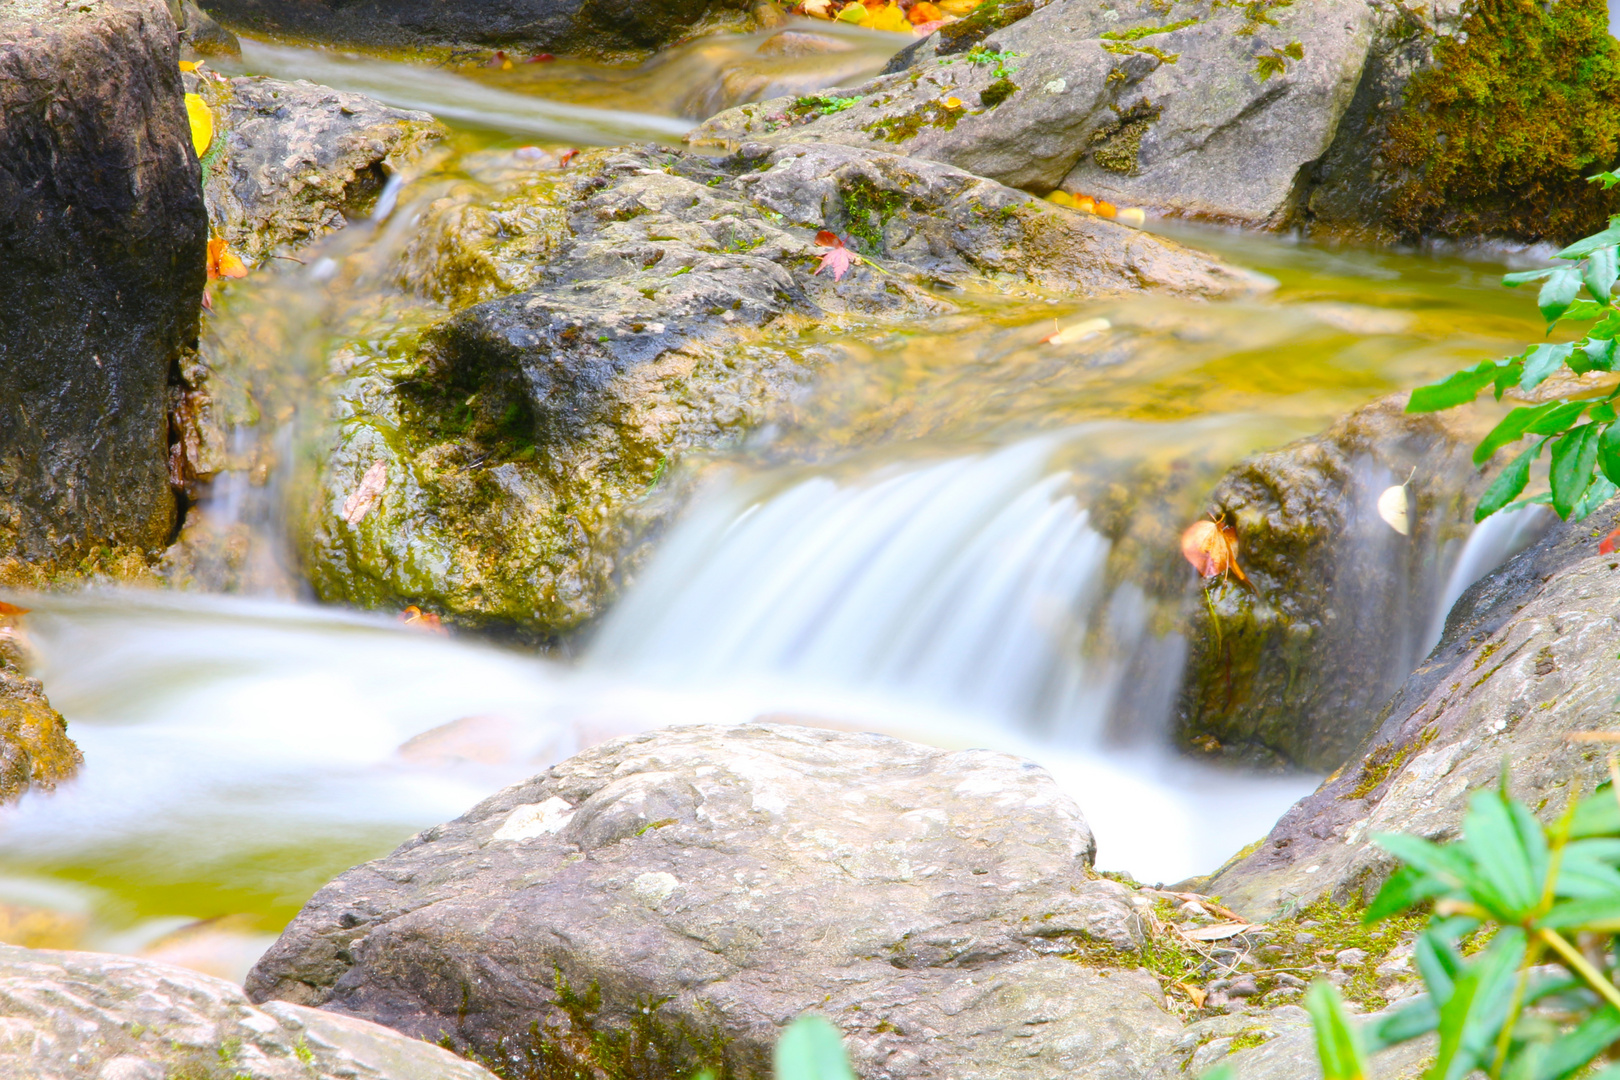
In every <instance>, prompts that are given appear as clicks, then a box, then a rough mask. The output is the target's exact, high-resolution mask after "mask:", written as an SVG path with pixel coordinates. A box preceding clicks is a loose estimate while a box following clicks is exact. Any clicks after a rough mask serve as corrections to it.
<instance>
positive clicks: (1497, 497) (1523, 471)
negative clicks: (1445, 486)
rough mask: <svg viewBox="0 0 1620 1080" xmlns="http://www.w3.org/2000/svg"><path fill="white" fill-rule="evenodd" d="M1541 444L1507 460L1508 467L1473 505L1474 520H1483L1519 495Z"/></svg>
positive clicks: (1527, 481) (1528, 476) (1527, 479)
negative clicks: (1474, 505)
mask: <svg viewBox="0 0 1620 1080" xmlns="http://www.w3.org/2000/svg"><path fill="white" fill-rule="evenodd" d="M1541 445H1542V444H1541V443H1539V442H1538V443H1536V445H1534V446H1532V447H1529V448H1528V449H1526V450H1525V451H1524V453H1522V454H1520V455H1519V456H1518V457H1516V458H1514V459H1513V460H1512V461H1510V462H1508V467H1507V468H1505V469H1503V470H1502V472H1501V474H1500V475H1498V476H1497V478H1496V479H1495V480H1492V481H1491V484H1490V486H1489V487H1487V488H1486V489H1485V491H1484V493H1483V494H1482V495H1480V497H1479V505H1478V506H1476V507H1474V520H1475V521H1476V522H1479V521H1484V520H1485V519H1486V518H1488V517H1490V516H1491V515H1492V514H1494V513H1496V512H1497V511H1498V510H1501V509H1503V508H1504V507H1506V506H1507V505H1508V504H1509V503H1511V502H1512V501H1513V500H1514V499H1516V498H1518V497H1519V492H1521V491H1523V490H1524V486H1525V485H1526V484H1528V483H1529V482H1530V463H1531V462H1532V461H1534V460H1535V458H1536V455H1537V454H1538V453H1540V451H1541Z"/></svg>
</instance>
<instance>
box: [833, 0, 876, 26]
mask: <svg viewBox="0 0 1620 1080" xmlns="http://www.w3.org/2000/svg"><path fill="white" fill-rule="evenodd" d="M870 18H871V13H870V12H868V11H867V10H866V5H865V4H862V3H860V2H859V0H856V3H853V4H850V5H848V6H846V7H845V8H844V10H842V11H840V12H839V13H838V21H839V22H847V23H864V22H866V21H867V20H868V19H870Z"/></svg>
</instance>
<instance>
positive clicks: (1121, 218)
mask: <svg viewBox="0 0 1620 1080" xmlns="http://www.w3.org/2000/svg"><path fill="white" fill-rule="evenodd" d="M1114 220H1115V221H1118V222H1120V223H1121V224H1123V225H1131V226H1134V227H1136V228H1138V229H1140V228H1141V227H1142V226H1143V225H1146V224H1147V214H1146V213H1144V212H1143V210H1142V208H1141V207H1139V206H1127V207H1125V208H1123V209H1122V210H1120V211H1119V212H1118V213H1117V214H1115V215H1114Z"/></svg>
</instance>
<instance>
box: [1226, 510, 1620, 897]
mask: <svg viewBox="0 0 1620 1080" xmlns="http://www.w3.org/2000/svg"><path fill="white" fill-rule="evenodd" d="M1617 524H1620V510H1617V509H1616V508H1615V507H1614V506H1613V505H1611V506H1609V507H1606V508H1603V509H1600V510H1599V511H1597V512H1596V513H1594V514H1593V515H1592V516H1591V517H1589V518H1588V519H1587V520H1585V521H1584V522H1579V523H1566V524H1561V525H1558V526H1556V527H1554V528H1553V529H1552V531H1550V532H1549V533H1548V534H1547V535H1546V536H1544V537H1543V538H1542V539H1541V540H1539V541H1538V542H1537V543H1536V544H1534V545H1533V546H1531V547H1530V548H1528V549H1526V550H1525V551H1523V552H1521V553H1520V554H1519V555H1517V556H1515V557H1514V558H1513V559H1511V560H1510V561H1508V562H1507V563H1506V564H1504V565H1503V566H1502V567H1501V568H1499V569H1498V570H1496V571H1495V572H1493V573H1491V574H1489V575H1487V576H1486V577H1484V578H1482V579H1480V580H1479V581H1478V582H1476V583H1475V584H1474V585H1473V586H1472V587H1471V588H1470V589H1469V590H1468V591H1467V592H1465V593H1464V594H1463V596H1462V598H1461V599H1460V600H1458V602H1457V603H1456V605H1455V606H1454V607H1453V608H1452V610H1451V614H1450V616H1449V618H1448V619H1447V622H1446V629H1445V635H1444V637H1443V638H1442V639H1441V641H1440V644H1439V645H1437V646H1436V647H1435V649H1434V651H1433V652H1432V653H1430V654H1429V657H1428V659H1427V660H1426V661H1424V663H1423V664H1422V665H1421V666H1420V667H1419V668H1418V669H1417V670H1416V671H1414V672H1413V673H1412V674H1411V675H1410V676H1409V677H1408V678H1407V680H1406V682H1405V683H1404V684H1403V685H1402V686H1401V688H1400V690H1399V691H1398V692H1397V693H1396V694H1395V695H1394V697H1392V698H1391V699H1390V700H1389V702H1388V703H1387V705H1386V706H1385V707H1384V709H1383V711H1382V713H1381V714H1380V715H1379V716H1378V717H1377V718H1376V726H1375V729H1374V730H1373V732H1372V733H1371V734H1370V735H1369V736H1367V737H1366V739H1365V740H1364V741H1363V742H1362V744H1361V747H1360V750H1359V752H1358V753H1357V754H1356V755H1355V757H1354V758H1353V759H1352V761H1351V763H1350V764H1348V765H1346V766H1345V767H1344V768H1342V769H1340V770H1339V771H1337V772H1335V773H1334V774H1333V775H1332V776H1330V777H1329V778H1328V779H1327V781H1326V782H1324V783H1323V785H1322V787H1321V788H1320V789H1319V790H1318V791H1316V792H1315V793H1314V794H1312V795H1310V796H1309V797H1307V798H1305V799H1303V800H1301V801H1300V802H1299V803H1297V804H1295V806H1294V807H1292V808H1291V809H1290V810H1289V811H1288V812H1287V813H1286V814H1284V815H1283V817H1282V819H1281V820H1279V821H1278V823H1277V826H1276V827H1275V828H1274V829H1273V830H1272V831H1271V833H1270V834H1269V835H1268V836H1267V837H1266V838H1265V840H1264V841H1262V842H1261V843H1260V844H1259V845H1258V846H1257V848H1256V849H1255V850H1254V851H1253V852H1252V853H1250V854H1248V855H1247V856H1246V857H1244V858H1242V859H1239V860H1237V861H1236V862H1235V863H1233V864H1232V865H1230V866H1228V867H1226V868H1223V870H1222V871H1221V872H1220V873H1219V874H1218V875H1216V876H1215V877H1214V879H1213V880H1212V881H1211V882H1210V884H1209V885H1208V888H1209V889H1210V890H1212V891H1215V892H1219V893H1220V894H1221V895H1222V896H1223V897H1224V898H1226V901H1227V902H1228V903H1229V904H1230V905H1231V906H1233V907H1235V908H1237V909H1238V910H1239V911H1241V912H1243V913H1244V914H1245V915H1249V916H1250V917H1263V916H1265V915H1268V914H1270V913H1273V912H1277V911H1279V910H1283V909H1286V908H1290V907H1294V906H1303V905H1306V904H1309V903H1311V902H1312V901H1313V900H1315V899H1317V898H1320V897H1323V896H1328V897H1331V898H1334V899H1336V900H1339V901H1356V902H1363V901H1365V900H1367V899H1370V898H1371V896H1372V895H1373V894H1374V893H1375V892H1376V890H1377V889H1378V887H1379V886H1380V885H1381V884H1382V883H1383V881H1384V880H1385V879H1386V878H1387V877H1388V876H1389V874H1390V873H1391V871H1392V870H1393V869H1394V865H1395V864H1394V861H1393V859H1392V858H1391V857H1390V856H1389V855H1388V854H1387V853H1385V852H1384V851H1383V849H1382V848H1379V847H1377V846H1376V845H1375V844H1374V843H1373V842H1372V840H1371V839H1370V838H1371V837H1372V835H1373V834H1374V833H1378V832H1412V833H1416V834H1418V835H1420V836H1425V837H1428V838H1429V839H1432V840H1436V841H1445V840H1452V839H1455V838H1456V837H1457V836H1458V834H1459V830H1460V826H1461V824H1462V819H1463V815H1464V813H1465V811H1466V809H1467V800H1468V797H1469V795H1470V794H1471V793H1472V792H1474V791H1476V790H1478V789H1480V788H1482V787H1487V786H1491V785H1494V784H1496V783H1497V782H1498V781H1499V780H1500V778H1501V776H1502V770H1503V765H1504V762H1505V763H1507V766H1508V768H1509V770H1510V776H1511V786H1510V791H1511V793H1512V794H1513V796H1514V797H1515V798H1517V799H1519V800H1521V801H1523V802H1525V803H1527V804H1528V805H1529V806H1531V807H1532V808H1535V809H1536V811H1537V813H1539V814H1541V815H1543V816H1544V817H1548V818H1550V817H1552V816H1556V815H1557V814H1558V813H1559V812H1560V811H1561V810H1562V809H1563V807H1564V805H1565V800H1566V799H1570V798H1576V797H1579V796H1581V795H1585V794H1588V793H1590V791H1591V790H1592V788H1593V786H1594V785H1595V784H1596V783H1597V782H1598V781H1599V780H1601V779H1603V778H1605V777H1606V775H1607V771H1606V765H1605V756H1606V754H1605V751H1604V748H1603V747H1602V746H1601V745H1600V744H1594V743H1581V742H1573V743H1572V742H1570V741H1568V736H1569V735H1571V734H1573V733H1576V732H1583V731H1613V730H1614V728H1615V701H1616V700H1617V697H1620V677H1617V673H1616V667H1615V663H1614V657H1615V654H1616V652H1617V651H1620V591H1617V590H1616V588H1615V583H1616V575H1617V574H1620V560H1617V559H1616V557H1615V556H1613V555H1601V554H1599V553H1598V545H1599V543H1600V541H1601V539H1602V537H1603V535H1604V534H1605V533H1607V532H1608V531H1609V530H1610V529H1612V528H1614V527H1615V526H1616V525H1617Z"/></svg>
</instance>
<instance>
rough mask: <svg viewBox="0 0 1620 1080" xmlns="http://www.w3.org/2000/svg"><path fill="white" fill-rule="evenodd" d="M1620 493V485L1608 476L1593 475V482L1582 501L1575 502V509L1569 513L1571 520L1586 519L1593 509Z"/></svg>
mask: <svg viewBox="0 0 1620 1080" xmlns="http://www.w3.org/2000/svg"><path fill="white" fill-rule="evenodd" d="M1616 494H1620V487H1616V486H1615V484H1614V483H1613V482H1611V481H1610V480H1609V478H1608V477H1607V476H1594V477H1592V484H1591V486H1590V487H1588V488H1587V489H1586V494H1584V495H1582V496H1581V501H1580V502H1578V503H1576V504H1575V509H1574V511H1573V512H1572V513H1571V514H1570V515H1569V520H1571V521H1585V520H1586V519H1587V517H1589V516H1590V515H1591V513H1592V511H1594V510H1596V509H1597V508H1598V507H1600V506H1602V505H1603V504H1604V503H1606V502H1608V501H1609V500H1610V499H1612V498H1614V497H1615V495H1616Z"/></svg>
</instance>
